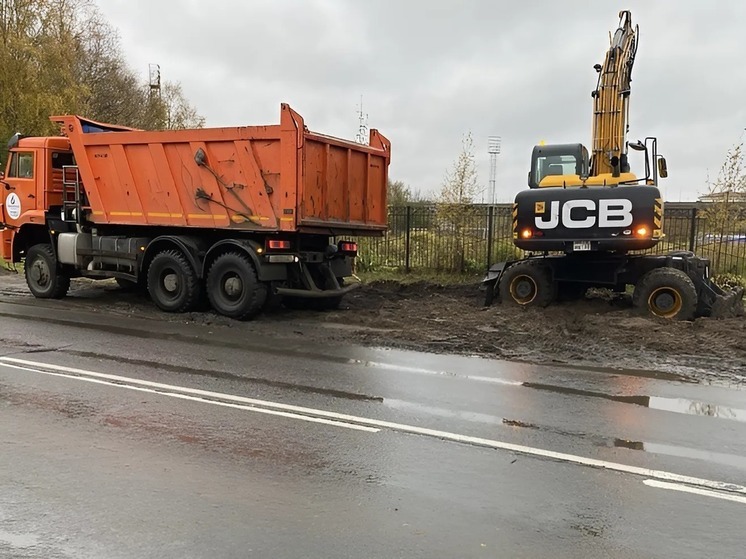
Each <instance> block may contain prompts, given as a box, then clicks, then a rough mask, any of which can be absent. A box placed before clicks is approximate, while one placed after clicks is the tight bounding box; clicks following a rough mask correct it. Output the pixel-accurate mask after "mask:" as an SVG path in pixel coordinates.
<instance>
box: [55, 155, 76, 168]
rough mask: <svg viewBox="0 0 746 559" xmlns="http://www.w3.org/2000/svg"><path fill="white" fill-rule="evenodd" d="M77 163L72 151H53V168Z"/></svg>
mask: <svg viewBox="0 0 746 559" xmlns="http://www.w3.org/2000/svg"><path fill="white" fill-rule="evenodd" d="M72 165H75V157H74V156H73V154H72V152H70V151H53V152H52V169H62V168H63V167H68V166H72Z"/></svg>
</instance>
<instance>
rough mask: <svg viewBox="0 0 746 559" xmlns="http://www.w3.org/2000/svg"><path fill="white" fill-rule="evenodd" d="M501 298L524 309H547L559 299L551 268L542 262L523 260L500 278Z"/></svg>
mask: <svg viewBox="0 0 746 559" xmlns="http://www.w3.org/2000/svg"><path fill="white" fill-rule="evenodd" d="M499 289H500V298H501V300H502V301H504V302H506V303H513V304H516V305H520V306H523V307H529V306H531V307H546V306H547V305H549V304H550V303H552V302H553V301H554V300H555V299H556V298H557V286H556V284H555V283H554V281H552V274H551V271H550V270H549V267H548V266H547V265H545V264H544V263H543V262H541V261H540V260H521V261H520V262H516V263H515V264H513V265H512V266H510V267H509V268H508V269H507V270H505V272H504V273H503V275H502V277H501V278H500V285H499Z"/></svg>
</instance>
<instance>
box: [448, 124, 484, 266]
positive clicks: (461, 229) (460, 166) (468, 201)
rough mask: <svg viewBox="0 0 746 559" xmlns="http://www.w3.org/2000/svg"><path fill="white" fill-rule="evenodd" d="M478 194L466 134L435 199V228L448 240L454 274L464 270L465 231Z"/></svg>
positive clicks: (475, 171) (475, 169)
mask: <svg viewBox="0 0 746 559" xmlns="http://www.w3.org/2000/svg"><path fill="white" fill-rule="evenodd" d="M479 192H480V187H479V183H478V177H477V168H476V163H475V158H474V141H473V139H472V135H471V132H468V133H467V134H465V135H464V137H463V139H462V148H461V153H460V154H459V156H458V158H457V159H456V161H455V162H454V163H453V166H452V167H451V169H449V170H447V171H446V174H445V178H444V180H443V184H442V186H441V189H440V193H439V195H438V198H437V218H438V225H439V229H440V232H441V234H442V235H444V236H445V237H446V238H448V239H449V242H448V245H450V252H451V253H452V254H453V258H452V259H450V260H451V265H450V267H451V268H452V269H454V270H455V271H459V272H464V271H466V268H467V262H466V252H467V244H468V242H469V237H470V235H469V232H468V228H469V225H470V224H471V223H473V222H474V216H475V208H474V207H473V205H472V204H473V203H474V200H475V198H476V197H477V195H478V194H479Z"/></svg>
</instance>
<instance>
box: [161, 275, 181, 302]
mask: <svg viewBox="0 0 746 559" xmlns="http://www.w3.org/2000/svg"><path fill="white" fill-rule="evenodd" d="M161 286H162V287H163V293H164V295H166V297H167V298H168V299H170V300H172V301H173V300H175V299H177V298H178V297H179V293H180V291H181V281H180V278H179V274H178V273H177V272H176V270H173V269H171V268H167V269H165V270H163V273H162V274H161Z"/></svg>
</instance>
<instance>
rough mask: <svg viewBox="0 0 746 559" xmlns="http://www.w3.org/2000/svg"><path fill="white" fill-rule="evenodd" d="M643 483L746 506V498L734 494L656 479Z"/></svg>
mask: <svg viewBox="0 0 746 559" xmlns="http://www.w3.org/2000/svg"><path fill="white" fill-rule="evenodd" d="M643 483H644V484H645V485H647V486H648V487H657V488H658V489H670V490H671V491H681V492H682V493H692V494H694V495H702V496H704V497H714V498H715V499H723V500H725V501H733V502H735V503H741V504H744V505H746V496H741V495H734V494H733V493H723V492H721V491H711V490H709V489H701V488H699V487H691V486H689V485H680V484H678V483H668V482H665V481H658V480H656V479H646V480H644V481H643Z"/></svg>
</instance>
